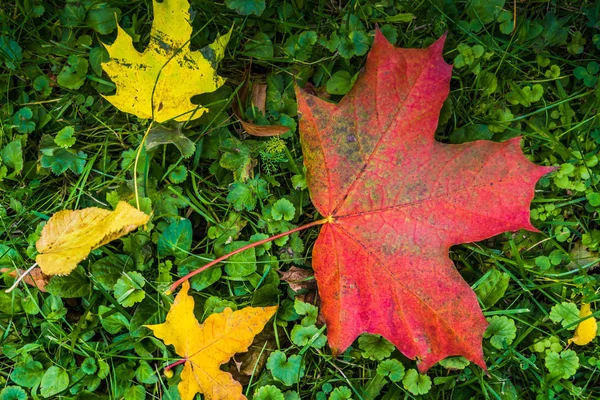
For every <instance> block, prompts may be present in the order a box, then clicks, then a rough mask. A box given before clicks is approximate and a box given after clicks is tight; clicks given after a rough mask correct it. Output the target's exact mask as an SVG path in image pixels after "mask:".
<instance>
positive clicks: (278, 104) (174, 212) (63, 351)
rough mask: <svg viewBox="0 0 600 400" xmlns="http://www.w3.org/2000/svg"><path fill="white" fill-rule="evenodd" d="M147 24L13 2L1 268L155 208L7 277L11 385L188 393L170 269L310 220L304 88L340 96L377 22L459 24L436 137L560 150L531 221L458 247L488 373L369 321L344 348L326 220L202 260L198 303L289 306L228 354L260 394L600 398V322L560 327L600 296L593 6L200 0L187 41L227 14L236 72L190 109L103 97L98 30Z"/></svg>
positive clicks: (5, 358) (72, 4) (202, 314)
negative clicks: (320, 274) (327, 302)
mask: <svg viewBox="0 0 600 400" xmlns="http://www.w3.org/2000/svg"><path fill="white" fill-rule="evenodd" d="M163 1H168V0H163ZM153 19H154V14H153V9H152V2H151V1H146V0H144V1H133V2H126V1H119V0H109V1H92V0H89V1H88V0H83V1H71V0H67V1H37V0H25V1H3V2H2V3H1V4H0V87H1V88H2V89H1V92H0V96H1V97H0V99H1V100H0V238H1V239H0V271H2V272H1V276H0V287H1V288H2V289H6V288H8V287H10V286H11V285H12V284H13V282H14V280H15V270H20V271H23V270H25V269H27V268H29V267H30V266H31V265H32V264H33V263H34V262H35V259H36V256H37V250H36V246H35V244H36V242H37V240H38V239H39V238H40V235H41V231H42V228H43V226H44V224H45V223H46V222H47V221H48V220H49V218H50V216H51V215H53V214H54V213H56V212H58V211H61V210H64V209H82V208H86V207H101V208H106V209H113V208H115V207H116V206H117V204H118V203H119V202H120V201H127V202H130V203H131V204H133V205H136V206H138V208H139V209H141V210H142V211H144V212H145V213H146V214H148V215H152V220H151V222H149V223H148V224H147V225H146V226H145V228H144V229H139V230H137V231H135V232H133V233H130V234H129V235H128V236H125V237H123V238H120V239H118V240H115V241H113V242H111V243H109V244H107V245H105V246H103V247H100V248H97V249H95V250H93V251H92V252H91V254H90V256H89V257H88V258H87V259H86V260H85V261H83V262H81V263H80V264H79V266H78V267H77V268H76V269H75V270H74V271H73V272H72V273H71V274H70V275H68V276H55V277H52V278H51V279H50V280H49V281H48V282H46V281H44V278H43V277H39V276H37V275H34V276H32V279H33V280H35V282H30V283H34V285H31V284H21V285H19V286H18V287H17V288H16V289H15V290H13V291H12V292H10V293H5V292H4V290H2V291H1V292H0V400H12V399H27V398H64V399H127V400H128V399H132V400H137V399H152V398H163V399H179V398H180V397H179V396H180V395H179V392H178V390H177V385H178V384H179V383H180V380H181V377H180V373H181V369H182V366H181V365H178V366H176V367H174V368H172V369H168V370H167V371H165V367H166V366H167V365H169V364H171V363H173V362H175V361H176V360H177V359H178V356H177V355H176V354H175V353H174V351H173V349H172V348H170V347H168V346H165V344H164V343H163V342H162V341H160V340H158V339H156V338H155V337H154V336H153V335H152V333H151V331H150V330H149V329H148V328H146V327H145V325H149V324H160V323H162V322H164V320H165V317H166V315H167V312H168V311H169V309H170V307H171V304H172V302H173V298H174V296H172V295H167V294H166V292H167V289H168V288H169V287H170V286H171V285H172V284H173V282H175V281H177V280H178V279H179V278H181V277H183V276H185V275H186V274H188V273H189V272H191V271H193V270H195V269H197V268H200V267H202V266H203V265H205V264H207V263H208V262H210V261H211V260H214V259H216V258H218V257H220V256H223V255H225V254H227V253H229V252H231V251H234V250H236V249H239V248H241V247H243V246H246V245H248V244H250V243H253V242H258V241H261V240H264V239H266V238H268V237H270V236H273V235H277V234H280V233H282V232H286V231H289V230H291V229H294V228H295V227H298V226H301V225H303V224H306V223H310V222H312V221H315V220H316V219H318V215H317V212H316V210H315V208H314V206H313V205H312V204H311V202H310V197H309V193H308V189H307V183H306V170H305V169H304V167H303V154H302V149H301V145H300V141H299V135H298V110H297V102H296V98H295V93H294V84H295V83H297V84H299V85H300V86H303V87H306V88H309V89H310V90H311V91H312V92H314V93H316V94H317V95H319V96H320V97H322V98H325V99H328V100H330V101H332V102H337V101H339V100H340V99H341V98H342V97H343V95H345V94H347V93H348V92H349V90H350V89H351V88H352V86H353V85H354V83H355V81H356V80H357V78H358V76H359V75H360V73H361V68H362V67H363V66H364V62H365V56H366V54H367V52H368V51H369V49H370V48H371V46H372V44H373V39H374V35H375V29H376V28H379V29H380V30H381V32H382V33H383V35H384V36H385V37H386V38H387V40H388V41H390V42H391V43H392V44H394V45H395V46H398V47H404V48H410V47H415V48H425V47H427V46H429V45H430V44H432V43H433V42H434V41H435V40H436V39H437V38H438V37H440V36H441V35H442V34H444V33H447V39H446V44H445V47H444V57H445V59H446V61H447V62H449V63H452V64H453V65H454V69H453V73H452V80H451V90H450V95H449V97H448V99H447V100H446V102H445V103H444V106H443V109H442V113H441V116H440V120H439V126H438V128H437V132H436V138H437V140H439V141H441V142H443V143H450V144H460V143H465V142H470V141H473V140H479V139H486V140H493V141H506V140H508V139H511V138H514V137H517V136H521V137H523V140H522V149H523V152H524V153H525V154H526V155H527V157H528V158H529V159H530V160H531V161H533V162H535V163H536V164H538V165H543V166H555V167H557V170H556V171H555V172H554V173H552V174H549V175H546V176H545V177H543V178H542V179H541V180H540V182H539V183H538V185H537V189H536V196H535V199H534V200H533V202H532V205H531V207H532V208H531V219H532V223H533V224H534V225H535V227H536V228H537V229H539V232H528V231H519V232H514V233H505V234H501V235H499V236H496V237H494V238H492V239H489V240H486V241H484V242H479V243H472V244H465V245H459V246H454V247H453V248H452V249H451V253H450V256H451V259H452V260H453V262H454V264H455V265H456V266H457V268H458V270H459V272H460V273H461V275H462V276H463V277H464V278H465V280H466V281H467V282H468V283H469V284H470V285H471V286H472V288H473V289H474V290H475V293H476V294H477V297H478V300H479V303H480V305H481V307H482V309H483V310H484V315H485V317H486V318H487V321H488V322H489V324H490V325H489V327H488V329H487V331H486V332H485V335H484V340H483V348H484V357H485V362H486V364H487V367H488V371H487V373H486V372H485V371H483V370H482V369H481V368H480V367H478V366H476V365H474V364H472V363H469V361H468V360H466V359H464V358H462V357H450V358H447V359H445V360H443V361H441V362H439V363H438V365H436V366H435V367H433V368H432V369H430V370H429V371H428V372H427V374H420V373H419V372H418V370H417V366H416V363H415V362H414V361H413V360H410V359H408V358H406V357H404V356H403V355H402V354H401V353H400V352H399V351H398V350H397V349H396V348H395V346H394V345H392V344H391V343H389V342H388V341H387V340H385V339H384V338H382V337H380V336H378V335H368V334H363V335H361V336H360V337H359V339H358V340H357V341H355V342H354V344H353V345H352V346H351V347H350V348H349V349H348V350H346V351H345V352H344V353H342V354H340V355H337V357H334V356H333V355H332V353H331V351H330V349H329V347H328V346H327V327H326V326H325V325H324V324H323V321H322V319H320V318H319V306H320V300H319V294H318V292H317V290H316V285H315V281H314V277H313V273H312V269H311V250H312V247H313V245H314V241H315V239H316V237H317V234H318V231H317V230H310V229H309V230H304V231H302V232H296V233H294V234H292V235H289V236H284V237H281V238H279V239H277V240H275V241H273V242H268V243H264V244H262V245H260V246H257V247H255V248H252V249H250V250H248V251H244V252H242V253H239V254H237V255H234V256H232V257H230V258H229V259H227V260H225V261H224V262H222V263H221V264H219V265H217V266H215V267H212V268H210V269H208V270H206V271H204V272H202V273H201V274H198V275H196V276H194V277H193V278H192V279H190V285H191V289H192V296H193V298H194V300H195V304H196V308H195V316H196V318H197V319H198V321H200V322H202V321H204V320H206V318H207V317H208V316H210V315H212V314H215V313H219V312H221V311H223V310H224V309H225V308H231V309H233V310H234V311H235V310H239V309H243V308H244V307H247V306H252V307H263V306H272V305H278V306H279V309H278V311H277V316H276V318H275V319H274V320H272V322H271V323H270V324H269V325H268V326H267V328H265V330H264V331H263V332H261V333H259V334H258V335H257V336H256V337H255V339H254V342H253V344H252V345H251V347H250V351H249V352H247V353H244V354H238V355H236V356H234V357H233V358H232V359H231V361H230V362H229V363H228V364H225V365H224V366H223V367H222V369H224V370H227V371H229V372H230V373H231V374H232V375H233V376H234V378H235V379H236V380H238V381H239V382H241V383H242V384H243V385H244V388H243V393H244V394H245V395H246V396H247V397H248V398H250V399H256V400H267V399H277V400H281V399H284V400H291V399H313V398H314V399H319V400H325V399H328V400H337V399H386V400H391V399H398V398H423V399H446V398H447V399H481V398H486V399H487V398H489V399H525V398H526V399H529V398H531V399H594V398H598V397H600V390H599V389H598V388H599V387H600V384H599V383H600V372H599V368H600V354H599V352H598V339H597V338H596V339H593V340H592V341H591V342H590V343H587V344H584V345H578V344H577V342H571V340H570V339H571V338H573V337H574V335H576V333H575V332H576V329H577V328H578V326H579V324H580V323H581V322H582V319H583V318H590V317H589V316H588V317H583V318H582V317H581V316H580V309H581V307H582V305H584V304H591V315H592V316H595V317H598V315H599V314H600V313H598V312H596V311H595V310H596V309H597V300H598V297H599V295H598V278H597V269H595V268H596V267H597V263H598V261H599V259H600V258H599V257H600V256H599V254H598V252H599V247H600V226H599V224H598V211H599V210H600V189H598V187H597V186H598V183H599V172H600V171H599V169H600V165H599V163H598V151H599V149H600V120H599V119H598V110H599V106H600V88H599V87H600V86H599V85H598V74H599V73H600V68H599V64H598V63H599V62H600V60H599V57H598V56H599V55H600V3H598V2H593V1H586V0H581V1H568V0H564V1H559V0H555V1H538V2H516V3H514V2H510V1H504V0H491V1H490V0H465V1H450V0H423V1H400V0H396V1H393V0H381V1H374V0H373V1H369V0H366V1H345V2H337V1H334V2H330V1H324V0H320V1H317V0H289V1H288V0H283V1H269V0H225V1H216V2H213V1H204V0H194V1H191V7H190V19H191V25H192V36H191V40H190V43H189V45H190V48H191V50H192V51H199V50H200V49H206V48H207V47H206V46H209V45H210V44H211V43H213V42H215V40H218V38H219V36H218V35H221V36H223V35H228V32H230V35H231V37H230V39H229V43H228V44H227V46H226V48H225V51H224V54H223V58H222V60H221V61H220V62H219V65H218V74H219V76H221V77H223V78H225V79H226V81H225V82H224V84H223V85H222V86H220V87H219V88H218V89H217V90H216V91H213V92H210V93H204V94H201V95H198V96H196V97H195V98H194V99H193V102H194V104H198V105H202V107H206V108H207V109H208V111H206V112H205V113H203V114H202V115H201V116H200V117H199V118H195V119H192V120H187V119H184V120H182V121H174V120H168V121H166V122H164V123H155V122H152V123H151V122H150V120H148V119H144V118H142V117H137V116H135V115H133V114H128V113H125V112H121V111H119V110H117V109H116V108H115V107H114V106H113V105H112V104H111V103H110V102H109V101H107V99H106V97H105V96H111V95H113V94H114V92H115V88H116V85H115V83H114V82H113V81H112V80H111V79H110V77H109V75H107V74H106V73H105V71H104V70H103V67H102V63H105V62H107V61H109V54H108V52H107V50H106V48H105V47H104V44H110V43H113V42H114V41H115V39H116V37H117V32H118V30H117V26H120V27H122V29H123V30H124V32H125V33H126V34H128V35H129V36H130V37H131V38H132V43H133V46H134V47H135V48H136V49H137V50H138V51H139V52H142V51H144V49H145V48H146V47H147V46H148V44H149V42H150V28H151V24H152V21H153ZM217 58H218V57H217ZM181 83H182V84H185V81H183V82H181ZM244 88H246V89H249V90H247V91H248V92H249V94H248V95H243V96H242V94H243V93H244V90H243V89H244ZM234 108H237V110H238V111H235V112H234V110H233V109H234ZM236 113H237V114H238V116H237V117H236V116H235V114H236ZM171 117H172V116H171ZM238 117H239V119H242V120H243V121H245V122H247V123H252V124H255V125H258V126H261V127H264V128H263V130H262V132H265V131H267V132H268V131H269V127H270V126H278V127H279V128H280V127H281V126H283V127H287V128H288V129H287V131H286V132H285V133H283V134H281V135H278V136H270V137H269V136H252V135H249V134H248V133H247V132H248V129H244V127H243V126H242V125H241V123H240V121H239V119H238ZM151 124H152V126H151ZM272 129H275V128H272ZM38 279H39V280H38ZM36 282H37V285H35V283H36Z"/></svg>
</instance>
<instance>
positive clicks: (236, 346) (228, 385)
mask: <svg viewBox="0 0 600 400" xmlns="http://www.w3.org/2000/svg"><path fill="white" fill-rule="evenodd" d="M189 288H190V284H189V282H188V281H185V282H184V283H183V285H182V288H181V291H180V292H179V293H178V294H177V297H176V298H175V302H174V303H173V305H172V306H171V309H170V310H169V313H168V314H167V320H166V322H165V323H163V324H158V325H147V327H148V328H150V329H151V330H152V331H153V332H154V336H156V337H157V338H159V339H162V341H163V342H165V344H167V345H173V346H174V347H175V351H176V352H177V354H179V355H180V356H182V357H184V359H185V365H184V367H183V371H182V372H181V382H180V383H179V386H178V389H179V394H180V396H181V398H182V399H183V400H192V399H193V398H194V397H195V396H196V393H202V394H204V399H206V400H242V399H246V397H245V396H244V395H243V394H242V385H241V384H240V383H239V382H237V381H235V380H234V379H233V377H232V376H231V374H230V373H228V372H224V371H221V369H220V368H219V367H220V366H221V364H224V363H226V362H228V361H229V359H230V358H231V357H232V356H233V355H234V354H236V353H242V352H245V351H247V350H248V347H249V346H250V344H251V343H252V340H253V339H254V336H256V335H257V334H258V333H259V332H260V331H262V330H263V328H264V326H265V324H266V323H267V322H268V321H269V319H271V317H272V316H273V315H274V314H275V312H276V311H277V307H246V308H243V309H241V310H238V311H232V310H231V309H230V308H226V309H225V310H224V311H223V312H222V313H217V314H212V315H210V316H209V317H208V318H207V319H206V320H205V321H204V323H203V324H199V323H198V321H197V320H196V318H195V317H194V299H193V298H192V297H191V296H189V295H188V291H189Z"/></svg>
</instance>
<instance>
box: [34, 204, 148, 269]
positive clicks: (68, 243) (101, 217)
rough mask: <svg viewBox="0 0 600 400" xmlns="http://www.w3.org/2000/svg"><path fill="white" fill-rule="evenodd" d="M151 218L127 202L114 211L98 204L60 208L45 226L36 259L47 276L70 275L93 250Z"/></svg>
mask: <svg viewBox="0 0 600 400" xmlns="http://www.w3.org/2000/svg"><path fill="white" fill-rule="evenodd" d="M149 218H150V217H149V216H148V215H146V214H144V213H143V212H141V211H139V210H138V209H136V208H135V207H132V206H131V205H129V204H128V203H127V202H124V201H120V202H119V203H118V204H117V207H116V208H115V210H114V211H109V210H104V209H102V208H97V207H90V208H84V209H82V210H75V211H71V210H63V211H59V212H57V213H56V214H54V215H53V216H52V217H51V218H50V220H48V222H47V223H46V225H45V226H44V228H43V229H42V234H41V236H40V238H39V239H38V241H37V242H36V244H35V246H36V248H37V251H38V253H39V254H38V255H37V257H36V259H35V261H36V262H37V264H38V265H39V266H40V268H41V269H42V272H43V273H44V274H46V275H66V274H69V273H70V272H71V271H73V270H74V269H75V268H76V267H77V264H79V262H81V261H83V260H85V259H86V257H87V256H88V254H89V253H90V251H92V250H94V249H97V248H99V247H102V246H104V245H105V244H107V243H109V242H112V241H113V240H115V239H118V238H120V237H121V236H124V235H127V234H128V233H129V232H131V231H133V230H135V229H137V227H139V226H141V225H144V224H145V223H146V222H148V219H149Z"/></svg>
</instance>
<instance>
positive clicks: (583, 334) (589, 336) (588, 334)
mask: <svg viewBox="0 0 600 400" xmlns="http://www.w3.org/2000/svg"><path fill="white" fill-rule="evenodd" d="M589 315H592V310H591V307H590V305H589V304H582V305H581V309H580V310H579V318H580V319H582V318H585V317H587V316H589ZM597 330H598V325H597V324H596V318H594V317H591V318H588V319H586V320H585V321H581V322H580V323H579V325H577V329H575V333H574V334H573V338H572V339H569V344H570V343H571V342H573V343H575V344H577V345H579V346H584V345H586V344H588V343H589V342H591V341H592V340H594V338H595V337H596V331H597Z"/></svg>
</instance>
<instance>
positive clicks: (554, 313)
mask: <svg viewBox="0 0 600 400" xmlns="http://www.w3.org/2000/svg"><path fill="white" fill-rule="evenodd" d="M550 319H551V320H552V322H555V323H559V322H560V324H561V325H562V326H563V328H567V329H568V330H570V331H572V330H575V329H576V328H577V324H576V322H577V321H579V309H578V308H577V305H575V304H573V303H566V302H565V303H560V304H556V305H555V306H553V307H552V308H551V309H550Z"/></svg>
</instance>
